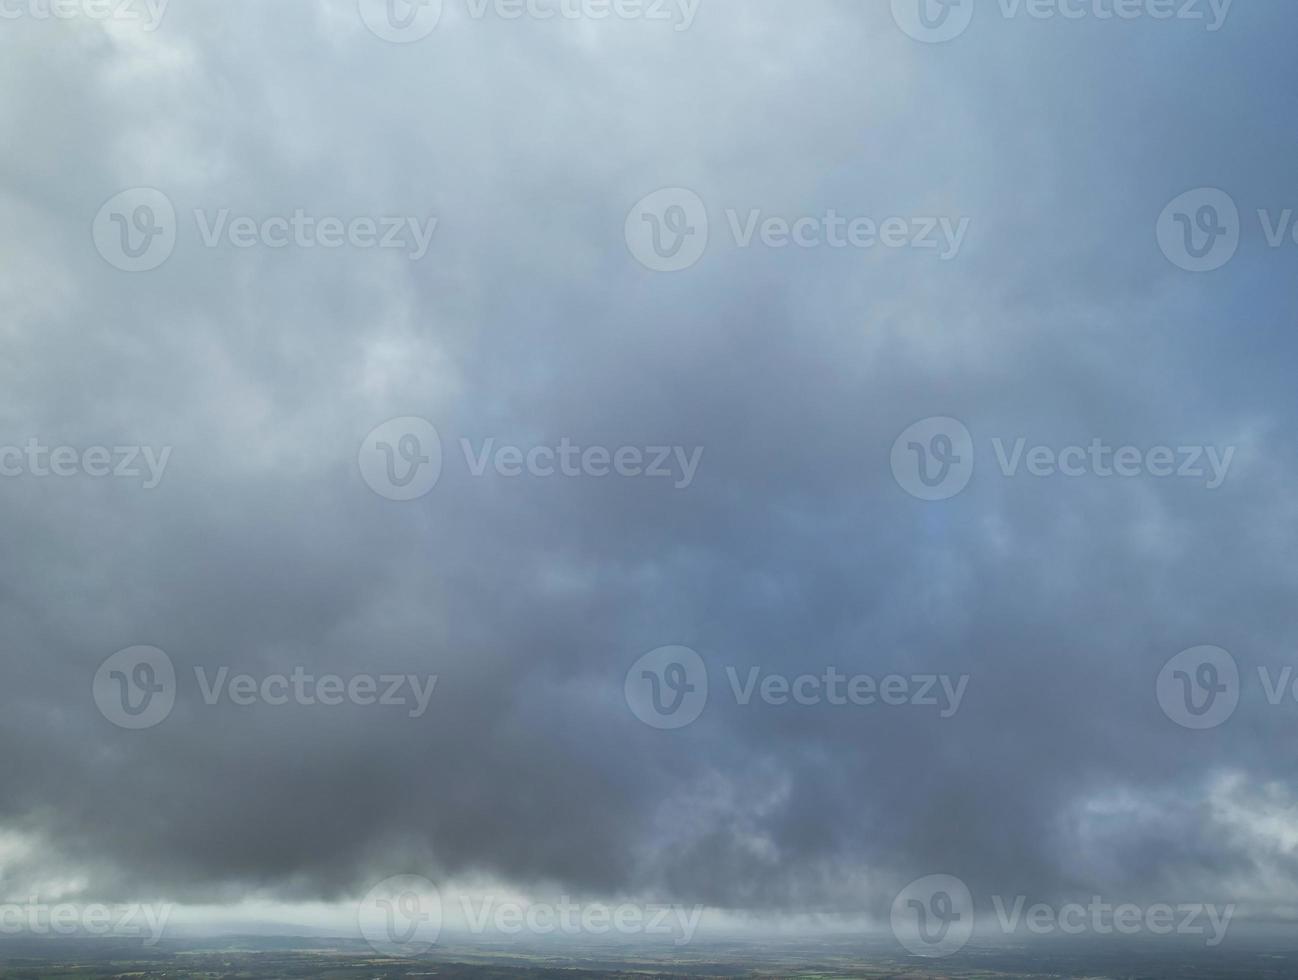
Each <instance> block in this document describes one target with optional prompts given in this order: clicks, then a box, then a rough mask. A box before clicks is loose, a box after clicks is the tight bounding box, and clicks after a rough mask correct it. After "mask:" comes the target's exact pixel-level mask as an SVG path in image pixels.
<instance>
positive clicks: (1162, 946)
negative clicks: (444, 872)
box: [0, 937, 1298, 980]
mask: <svg viewBox="0 0 1298 980" xmlns="http://www.w3.org/2000/svg"><path fill="white" fill-rule="evenodd" d="M1296 975H1298V951H1295V949H1294V947H1293V944H1288V945H1283V944H1279V943H1256V944H1253V945H1251V946H1249V947H1247V948H1238V947H1237V948H1232V949H1225V950H1218V951H1213V952H1210V953H1207V954H1205V952H1204V951H1203V949H1202V948H1198V949H1190V948H1185V949H1178V948H1177V947H1176V945H1175V944H1168V943H1158V942H1149V941H1142V942H1133V943H1114V944H1096V943H1064V942H1058V943H1048V944H1027V945H1024V946H1020V947H1006V948H1002V949H978V948H973V947H970V948H969V949H968V950H966V951H964V952H963V953H962V954H960V955H958V956H953V957H950V958H949V959H944V960H931V961H926V960H923V959H920V958H917V957H911V956H908V955H906V954H905V953H904V952H901V951H899V950H897V949H896V948H895V946H894V947H893V948H891V949H889V948H888V944H887V943H886V942H884V941H882V940H879V941H877V942H872V941H862V940H861V939H860V938H859V937H855V938H843V939H841V940H840V939H830V940H817V941H815V942H811V941H808V942H804V943H796V942H790V943H784V944H779V945H769V946H760V947H753V946H751V945H747V944H740V943H735V944H730V943H705V944H696V945H695V946H691V947H690V948H689V949H685V950H680V951H670V952H668V951H663V950H658V951H657V952H653V951H648V950H636V949H630V950H627V949H621V948H619V947H610V946H596V945H590V946H586V945H581V944H572V945H567V944H565V945H564V946H563V947H562V949H556V948H550V949H545V948H539V947H534V946H527V947H526V948H523V947H519V946H512V945H503V944H502V945H500V946H490V945H488V946H482V945H477V946H469V945H463V946H461V945H456V944H454V943H450V944H447V945H445V946H439V947H438V948H437V949H435V950H434V951H432V952H430V953H429V954H427V955H425V956H421V957H417V958H399V957H396V958H394V957H383V956H377V955H375V953H374V952H373V950H371V949H369V947H368V946H366V945H365V944H364V943H362V942H359V941H355V940H346V939H341V940H312V939H298V938H288V937H286V938H283V939H276V938H266V937H227V938H222V939H219V940H212V941H206V942H201V943H200V942H194V943H185V942H177V941H167V942H163V943H159V944H158V946H156V947H151V948H147V947H142V946H141V945H140V944H139V943H138V942H128V941H112V940H102V939H93V940H66V939H63V940H38V939H16V938H15V939H8V940H5V941H3V942H0V978H5V980H72V978H81V980H95V978H131V980H163V978H166V980H198V978H203V980H218V978H229V980H277V978H289V977H322V978H327V980H362V978H365V980H396V978H406V977H438V978H441V980H556V978H565V980H594V978H613V980H622V978H632V977H634V978H637V980H653V978H667V977H671V978H691V977H699V978H704V977H709V978H721V977H724V978H732V980H740V978H754V980H755V978H797V980H848V978H879V980H882V978H892V980H904V978H948V980H995V978H1016V980H1046V978H1056V980H1057V978H1074V977H1075V978H1079V980H1080V978H1088V980H1119V978H1121V980H1135V978H1140V980H1186V978H1188V977H1194V978H1195V980H1244V978H1260V980H1271V978H1274V980H1279V978H1289V977H1293V976H1296Z"/></svg>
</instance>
